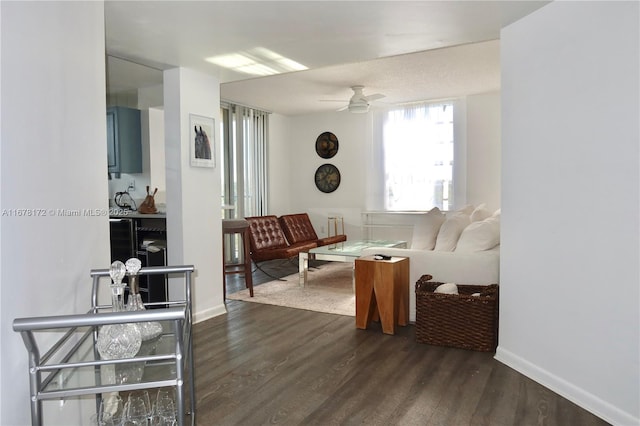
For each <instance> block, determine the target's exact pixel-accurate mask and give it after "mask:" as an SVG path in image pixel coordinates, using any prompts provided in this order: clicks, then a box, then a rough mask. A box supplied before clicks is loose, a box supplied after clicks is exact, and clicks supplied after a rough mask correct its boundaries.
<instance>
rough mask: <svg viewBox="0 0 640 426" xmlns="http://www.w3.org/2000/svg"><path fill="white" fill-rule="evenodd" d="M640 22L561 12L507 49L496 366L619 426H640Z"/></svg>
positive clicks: (585, 10)
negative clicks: (501, 365)
mask: <svg viewBox="0 0 640 426" xmlns="http://www.w3.org/2000/svg"><path fill="white" fill-rule="evenodd" d="M638 17H639V4H638V3H637V2H553V3H551V4H549V5H547V6H545V7H543V8H541V9H539V10H538V11H536V12H534V13H533V14H531V15H529V16H527V17H525V18H524V19H522V20H520V21H518V22H516V23H514V24H512V25H510V26H509V27H507V28H505V29H504V30H503V31H502V35H501V58H502V59H501V60H502V111H503V114H502V139H503V142H502V186H503V191H502V232H501V236H502V257H501V272H500V276H501V300H500V336H499V347H498V351H497V354H496V357H497V358H498V359H499V360H501V361H503V362H504V363H506V364H507V365H509V366H511V367H513V368H515V369H516V370H518V371H520V372H522V373H524V374H525V375H527V376H529V377H531V378H533V379H534V380H536V381H538V382H540V383H542V384H544V385H546V386H548V387H549V388H551V389H552V390H554V391H556V392H558V393H560V394H561V395H563V396H565V397H567V398H568V399H570V400H572V401H574V402H576V403H577V404H578V405H580V406H582V407H584V408H586V409H588V410H590V411H592V412H593V413H595V414H597V415H599V416H601V417H603V418H604V419H605V420H607V421H609V422H611V423H613V424H619V425H633V424H635V425H637V424H639V423H640V405H639V404H640V403H639V401H640V391H639V387H640V375H639V368H638V363H639V360H640V353H639V348H640V339H639V333H638V329H639V328H638V327H639V324H640V315H639V296H640V295H639V285H638V283H639V281H640V266H639V260H640V248H639V247H640V245H639V236H640V217H639V216H640V215H639V214H638V211H639V205H640V196H639V193H640V176H639V169H640V164H639V160H640V157H639V154H640V153H639V146H640V142H639V141H640V130H639V127H638V117H640V101H639V95H640V86H639V75H640V73H639V71H640V70H639V64H640V57H639V55H640V53H639V52H640V45H639V40H640V34H639V29H638V25H639V19H638ZM596 23H597V25H596ZM569 29H570V30H569Z"/></svg>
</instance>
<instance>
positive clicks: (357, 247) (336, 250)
mask: <svg viewBox="0 0 640 426" xmlns="http://www.w3.org/2000/svg"><path fill="white" fill-rule="evenodd" d="M371 247H387V248H389V247H396V248H407V242H406V241H400V240H353V241H345V242H342V243H338V244H332V245H329V246H322V247H316V248H312V249H311V250H309V252H302V253H300V254H299V255H298V273H299V276H300V286H301V287H304V286H305V285H306V284H307V274H308V272H309V260H326V261H330V262H350V263H352V264H354V263H355V261H356V259H357V258H358V257H360V256H361V255H362V250H364V249H365V248H371Z"/></svg>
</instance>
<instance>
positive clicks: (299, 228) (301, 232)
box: [278, 213, 347, 247]
mask: <svg viewBox="0 0 640 426" xmlns="http://www.w3.org/2000/svg"><path fill="white" fill-rule="evenodd" d="M278 220H279V222H280V225H281V226H282V230H283V231H284V235H285V237H286V238H287V241H289V243H291V244H298V243H303V242H315V243H316V244H317V245H318V247H320V246H326V245H330V244H337V243H341V242H343V241H347V236H346V235H344V234H340V235H333V236H331V237H324V238H318V234H316V231H315V229H313V225H312V224H311V220H310V219H309V215H308V214H307V213H296V214H286V215H282V216H280V217H279V218H278Z"/></svg>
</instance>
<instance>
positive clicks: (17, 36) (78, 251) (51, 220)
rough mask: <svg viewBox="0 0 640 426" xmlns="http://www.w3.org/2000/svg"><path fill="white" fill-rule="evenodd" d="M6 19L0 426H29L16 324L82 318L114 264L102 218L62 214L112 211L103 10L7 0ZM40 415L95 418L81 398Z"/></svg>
mask: <svg viewBox="0 0 640 426" xmlns="http://www.w3.org/2000/svg"><path fill="white" fill-rule="evenodd" d="M0 9H1V10H2V16H1V19H2V22H1V25H0V28H1V32H2V91H1V92H2V95H1V96H2V97H1V104H2V115H1V121H2V125H1V129H2V133H1V139H0V143H1V145H0V152H1V159H2V166H1V171H2V175H1V177H0V180H1V183H2V192H1V198H0V204H1V209H2V211H3V212H6V214H3V215H2V216H1V218H0V223H1V227H2V240H1V251H2V257H1V258H0V271H1V275H0V294H1V297H0V300H1V303H2V306H1V310H0V311H1V314H0V315H1V316H0V318H1V325H2V327H1V330H0V339H1V343H0V347H1V351H2V358H1V360H2V364H1V376H2V380H1V383H0V388H1V389H2V391H1V393H2V398H0V400H1V403H0V404H1V405H0V406H1V411H0V424H2V425H26V424H30V422H31V420H30V408H29V407H30V405H29V375H28V368H27V367H28V363H27V351H26V349H25V346H24V344H23V342H22V339H21V338H20V335H19V334H17V333H15V332H13V330H12V322H13V320H14V319H15V318H18V317H28V316H41V315H57V314H69V313H83V312H86V310H87V309H88V307H89V302H90V298H89V297H90V296H89V292H90V289H91V279H90V277H89V271H90V269H92V268H104V267H105V266H107V265H108V264H109V225H108V216H107V215H106V214H105V215H100V216H88V215H84V214H80V215H79V216H62V215H60V214H58V213H57V210H58V209H69V210H79V211H82V209H105V210H106V209H107V196H108V195H107V179H106V169H107V167H106V163H105V159H106V156H107V148H106V120H105V110H106V105H105V58H104V7H103V4H102V2H44V3H43V2H2V3H1V5H0ZM34 29H37V30H34ZM69 64H73V66H71V67H70V66H69ZM12 209H38V210H30V211H31V213H32V215H31V216H16V215H15V214H14V213H12V212H14V210H12ZM35 212H38V214H39V216H34V215H33V214H35ZM43 214H44V215H46V216H42V215H43ZM87 403H88V404H87ZM44 405H45V409H46V411H47V413H48V414H47V423H46V424H51V425H56V424H59V425H69V424H86V423H87V421H88V418H89V414H90V413H89V412H87V411H86V410H85V409H86V408H87V405H88V406H89V407H92V408H93V410H95V404H93V403H91V402H90V401H86V403H84V404H79V403H78V400H73V399H71V400H67V401H66V403H65V404H64V406H63V407H60V404H59V403H58V402H57V401H56V402H48V403H45V404H44ZM83 410H84V411H83Z"/></svg>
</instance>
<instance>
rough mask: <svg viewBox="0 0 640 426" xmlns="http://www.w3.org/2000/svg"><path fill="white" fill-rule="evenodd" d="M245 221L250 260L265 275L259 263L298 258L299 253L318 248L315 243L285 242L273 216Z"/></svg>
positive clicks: (278, 223) (275, 217)
mask: <svg viewBox="0 0 640 426" xmlns="http://www.w3.org/2000/svg"><path fill="white" fill-rule="evenodd" d="M245 219H246V220H247V222H249V241H250V243H251V244H250V246H251V260H253V262H254V263H255V264H256V267H257V268H258V269H260V270H261V271H262V272H264V273H265V274H267V273H266V272H265V271H264V270H263V269H262V268H260V265H259V262H264V261H267V260H274V259H287V260H288V259H292V258H294V257H296V256H298V254H299V253H300V252H303V251H309V250H310V249H312V248H315V247H317V246H318V244H317V243H316V242H315V241H305V242H298V243H292V244H290V242H287V239H286V237H285V235H284V232H283V231H282V227H281V226H280V222H279V221H278V217H277V216H275V215H268V216H251V217H246V218H245ZM267 275H270V274H267Z"/></svg>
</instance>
